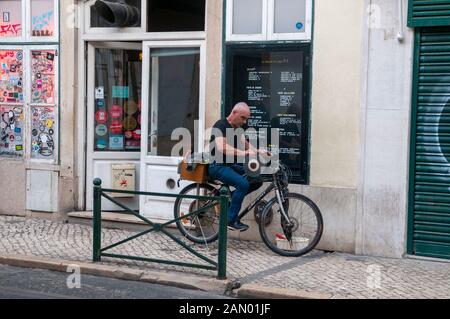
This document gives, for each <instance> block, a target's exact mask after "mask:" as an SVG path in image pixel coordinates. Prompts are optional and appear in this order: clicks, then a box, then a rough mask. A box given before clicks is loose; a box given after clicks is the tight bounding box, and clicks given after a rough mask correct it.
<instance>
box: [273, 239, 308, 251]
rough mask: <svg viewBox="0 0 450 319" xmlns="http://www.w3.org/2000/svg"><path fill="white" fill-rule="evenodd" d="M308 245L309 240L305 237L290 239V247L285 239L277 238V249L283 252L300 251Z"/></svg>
mask: <svg viewBox="0 0 450 319" xmlns="http://www.w3.org/2000/svg"><path fill="white" fill-rule="evenodd" d="M308 244H309V239H308V238H305V237H292V247H291V243H290V242H289V241H288V240H287V239H281V238H277V247H278V248H280V249H284V250H301V249H303V248H305V247H306V246H308Z"/></svg>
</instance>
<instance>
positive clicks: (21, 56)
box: [16, 51, 23, 61]
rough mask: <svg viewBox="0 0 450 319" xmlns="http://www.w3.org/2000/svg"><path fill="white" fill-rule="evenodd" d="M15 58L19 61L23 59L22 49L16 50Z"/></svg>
mask: <svg viewBox="0 0 450 319" xmlns="http://www.w3.org/2000/svg"><path fill="white" fill-rule="evenodd" d="M16 59H17V60H19V61H21V60H22V59H23V53H22V51H18V52H17V54H16Z"/></svg>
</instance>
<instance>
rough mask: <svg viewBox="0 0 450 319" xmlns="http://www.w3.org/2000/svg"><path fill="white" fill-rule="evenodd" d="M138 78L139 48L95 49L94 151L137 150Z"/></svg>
mask: <svg viewBox="0 0 450 319" xmlns="http://www.w3.org/2000/svg"><path fill="white" fill-rule="evenodd" d="M141 79H142V52H141V51H140V50H123V49H108V48H97V49H95V114H94V115H93V116H94V117H95V127H94V132H95V133H94V149H95V151H97V152H102V151H113V152H133V151H140V146H141Z"/></svg>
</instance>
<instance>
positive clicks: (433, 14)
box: [408, 0, 450, 27]
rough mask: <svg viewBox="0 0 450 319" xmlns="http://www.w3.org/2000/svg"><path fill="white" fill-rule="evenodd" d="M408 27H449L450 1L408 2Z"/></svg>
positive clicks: (418, 0)
mask: <svg viewBox="0 0 450 319" xmlns="http://www.w3.org/2000/svg"><path fill="white" fill-rule="evenodd" d="M408 5H409V10H408V26H409V27H437V26H449V25H450V0H409V4H408Z"/></svg>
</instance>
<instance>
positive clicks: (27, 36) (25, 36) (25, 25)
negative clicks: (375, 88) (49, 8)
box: [0, 0, 60, 43]
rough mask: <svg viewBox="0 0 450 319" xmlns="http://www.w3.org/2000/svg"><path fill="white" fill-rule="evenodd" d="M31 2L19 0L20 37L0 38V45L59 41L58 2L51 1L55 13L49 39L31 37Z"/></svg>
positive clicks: (30, 0) (55, 0)
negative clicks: (20, 15) (20, 10)
mask: <svg viewBox="0 0 450 319" xmlns="http://www.w3.org/2000/svg"><path fill="white" fill-rule="evenodd" d="M32 1H33V0H21V3H22V8H21V9H22V35H21V36H20V37H8V38H2V37H0V43H17V42H27V43H42V42H58V41H59V23H60V18H59V7H60V5H59V1H58V0H52V1H53V8H54V12H55V15H54V16H55V18H54V23H55V25H54V27H55V32H54V34H53V36H51V37H36V36H32V35H31V34H32V30H31V29H32V23H31V19H32V12H31V2H32Z"/></svg>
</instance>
